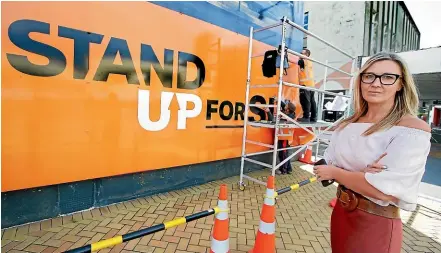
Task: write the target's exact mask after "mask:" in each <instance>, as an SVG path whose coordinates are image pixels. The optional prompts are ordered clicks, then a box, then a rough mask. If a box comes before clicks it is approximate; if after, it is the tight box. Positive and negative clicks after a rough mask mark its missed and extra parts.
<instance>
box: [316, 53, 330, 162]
mask: <svg viewBox="0 0 441 253" xmlns="http://www.w3.org/2000/svg"><path fill="white" fill-rule="evenodd" d="M328 49H329V48H328V47H326V51H325V58H327V57H328ZM325 63H326V65H327V64H329V61H328V59H326V62H325ZM327 77H328V67H325V76H324V77H323V91H326V82H327ZM317 96H319V97H320V101H319V102H320V104H319V110H318V116H319V119H320V120H323V106H324V103H325V94H324V93H321V94H320V93H317ZM319 134H320V131H319ZM319 148H320V139H319V138H317V144H316V147H315V160H316V161H318V154H319Z"/></svg>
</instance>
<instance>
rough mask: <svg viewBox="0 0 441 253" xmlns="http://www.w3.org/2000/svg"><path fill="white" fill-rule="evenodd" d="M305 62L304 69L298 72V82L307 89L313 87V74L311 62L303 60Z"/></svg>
mask: <svg viewBox="0 0 441 253" xmlns="http://www.w3.org/2000/svg"><path fill="white" fill-rule="evenodd" d="M303 61H304V62H305V69H303V70H302V69H301V70H300V71H299V80H300V85H305V86H307V87H314V86H315V83H314V72H313V70H312V62H310V61H308V60H306V59H304V60H303Z"/></svg>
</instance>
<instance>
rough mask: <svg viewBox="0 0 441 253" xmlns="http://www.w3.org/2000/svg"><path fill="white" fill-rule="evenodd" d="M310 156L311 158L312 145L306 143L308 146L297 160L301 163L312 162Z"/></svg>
mask: <svg viewBox="0 0 441 253" xmlns="http://www.w3.org/2000/svg"><path fill="white" fill-rule="evenodd" d="M311 158H312V147H311V145H308V148H306V151H305V153H304V154H303V156H302V157H300V158H299V161H300V162H302V163H307V164H314V162H313V161H312V160H311Z"/></svg>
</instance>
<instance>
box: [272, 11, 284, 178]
mask: <svg viewBox="0 0 441 253" xmlns="http://www.w3.org/2000/svg"><path fill="white" fill-rule="evenodd" d="M285 23H286V17H285V16H283V18H282V43H281V50H282V52H280V68H279V88H278V89H279V90H278V94H277V109H276V110H275V111H276V113H275V114H276V115H275V116H276V125H275V127H274V130H275V132H274V150H273V168H272V171H271V175H273V176H274V175H275V174H276V166H277V148H278V145H277V143H278V140H279V136H278V132H279V116H280V106H281V104H282V90H283V68H284V67H285V64H284V63H285V62H284V61H285V33H286V26H285V25H286V24H285ZM280 162H281V161H280Z"/></svg>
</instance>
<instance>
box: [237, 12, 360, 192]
mask: <svg viewBox="0 0 441 253" xmlns="http://www.w3.org/2000/svg"><path fill="white" fill-rule="evenodd" d="M279 26H281V28H282V29H281V35H282V36H281V43H280V45H281V49H282V50H281V52H280V54H281V55H280V65H279V66H280V71H279V77H278V83H277V84H263V85H262V84H261V85H255V84H252V83H251V61H252V58H256V57H261V56H264V54H258V55H253V36H254V34H255V33H258V32H262V31H265V30H268V29H272V28H276V27H279ZM286 27H292V28H294V29H298V30H300V31H301V32H303V33H305V34H306V35H307V36H310V37H313V38H315V39H317V40H319V41H320V42H323V43H324V44H325V45H326V46H328V47H331V48H333V49H335V50H337V51H338V52H340V53H342V54H343V55H345V56H347V57H348V58H350V60H352V68H351V73H348V72H346V71H343V70H340V69H338V68H335V67H333V66H330V65H329V64H328V61H327V60H326V62H325V63H323V62H320V61H318V60H315V59H313V58H311V57H307V56H305V55H302V54H300V53H298V52H295V51H293V50H291V49H289V48H288V49H287V50H283V49H285V48H287V47H286V43H285V40H286ZM328 47H327V48H328ZM285 51H286V52H287V53H288V54H292V55H295V56H298V57H300V58H303V59H305V60H308V61H311V62H314V63H316V64H319V65H321V66H324V67H325V76H324V79H323V86H322V88H321V89H316V88H312V87H306V86H302V85H300V84H294V83H290V82H286V81H284V80H283V71H282V68H283V67H284V61H285ZM356 67H357V57H354V56H351V55H350V54H348V53H346V52H345V51H343V50H341V49H340V48H338V47H336V46H334V45H332V44H331V43H329V42H327V41H325V40H324V39H322V38H320V37H319V36H317V35H315V34H313V33H311V32H309V31H308V30H305V29H304V28H303V27H301V26H299V25H297V24H296V23H294V22H292V21H291V20H289V19H287V18H286V17H283V18H282V19H281V22H279V23H276V24H273V25H269V26H267V27H262V28H259V29H256V30H254V29H253V27H250V35H249V44H248V69H247V81H246V82H247V83H246V98H245V103H246V106H245V115H244V116H245V117H244V128H243V129H244V130H243V138H242V155H241V166H240V181H239V187H240V189H241V190H244V189H245V184H244V181H243V180H244V178H245V179H248V180H250V181H253V182H255V183H258V184H262V185H266V183H265V182H262V181H260V180H258V179H256V178H253V177H250V176H248V175H244V166H245V162H250V163H254V164H258V165H261V166H263V167H266V168H269V169H271V175H273V176H275V172H276V170H277V169H278V168H280V167H281V166H282V165H283V164H285V163H286V162H287V161H289V160H291V159H292V158H293V157H294V156H296V155H297V154H298V153H299V152H301V151H302V150H304V149H306V148H307V147H308V146H309V145H311V146H312V145H316V152H315V156H316V158H317V157H318V152H319V151H318V149H319V145H320V143H321V139H323V140H326V139H329V137H326V136H330V133H331V132H330V131H329V129H330V128H331V127H333V126H334V125H335V124H337V123H338V122H340V121H341V120H343V119H344V118H346V117H348V116H349V112H350V107H351V104H352V88H353V82H354V71H355V69H356ZM328 68H330V69H332V70H334V71H338V72H340V73H343V74H344V75H346V76H347V78H348V79H350V85H349V94H348V95H344V94H338V93H335V92H331V91H327V90H326V82H327V69H328ZM283 86H289V87H295V88H299V89H306V90H310V91H315V92H317V94H318V97H319V99H318V104H319V108H318V114H317V116H318V121H317V122H311V123H300V122H297V121H296V120H295V119H291V118H290V117H289V116H288V115H286V114H285V113H284V112H282V111H281V110H280V109H281V108H280V107H281V101H282V99H283V98H282V89H283ZM276 87H277V89H278V91H277V96H276V98H277V105H265V104H250V101H249V94H250V89H251V88H262V89H264V88H276ZM324 94H327V95H332V96H342V97H346V98H348V99H349V106H348V107H347V108H346V110H345V112H344V115H343V116H342V117H341V118H339V119H338V120H337V121H335V122H333V123H331V122H325V121H322V120H321V119H322V118H321V117H322V108H323V101H324V99H323V97H321V96H324ZM320 98H321V99H320ZM251 107H267V108H269V107H271V108H274V107H275V108H276V109H275V110H274V118H275V122H255V121H249V120H248V111H249V110H250V108H251ZM280 118H283V119H285V121H286V122H280ZM247 127H261V128H270V129H274V131H275V134H274V142H273V144H272V145H271V144H266V143H261V142H257V141H253V140H248V139H247ZM294 128H302V129H304V130H305V131H307V132H308V133H310V134H312V135H313V136H314V137H313V138H312V139H311V140H310V141H309V142H307V143H305V144H302V145H297V146H294V147H287V148H278V145H277V143H278V140H279V136H283V134H280V133H279V132H280V130H281V129H294ZM309 128H310V129H311V130H310V129H309ZM247 143H248V144H252V145H259V146H263V147H267V148H270V150H267V151H261V152H254V153H248V154H247V153H246V144H247ZM324 143H325V144H326V141H325V142H324ZM290 149H297V150H296V151H295V152H294V153H293V154H291V155H289V156H288V157H287V158H286V159H285V160H283V161H279V163H277V152H278V151H282V150H290ZM271 152H272V164H267V163H264V162H261V161H257V160H255V159H251V158H250V157H251V156H256V155H262V154H267V153H271Z"/></svg>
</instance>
